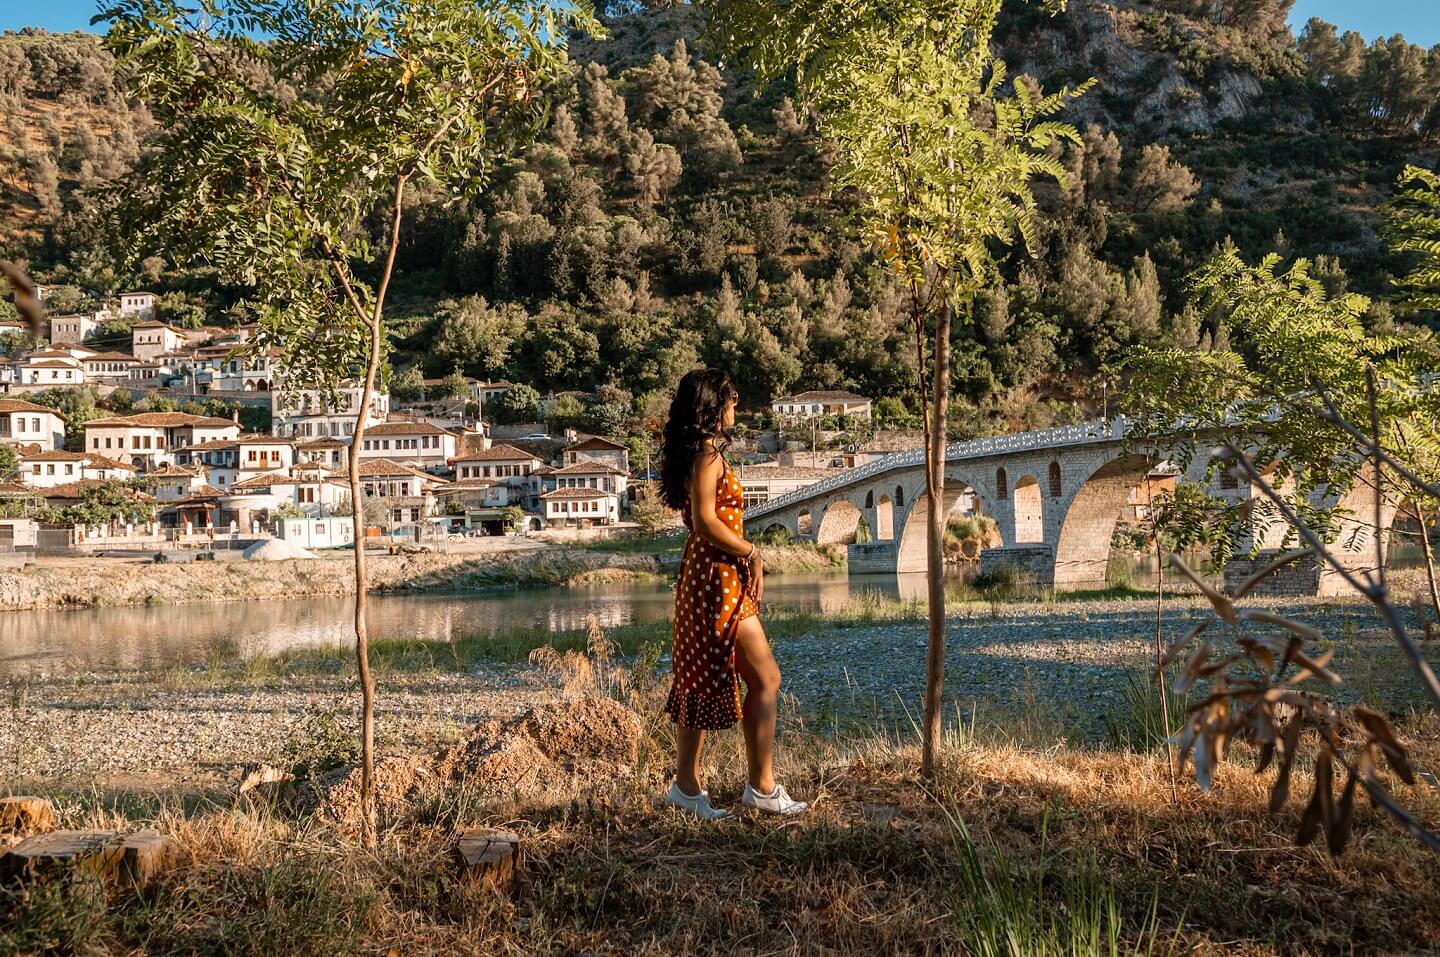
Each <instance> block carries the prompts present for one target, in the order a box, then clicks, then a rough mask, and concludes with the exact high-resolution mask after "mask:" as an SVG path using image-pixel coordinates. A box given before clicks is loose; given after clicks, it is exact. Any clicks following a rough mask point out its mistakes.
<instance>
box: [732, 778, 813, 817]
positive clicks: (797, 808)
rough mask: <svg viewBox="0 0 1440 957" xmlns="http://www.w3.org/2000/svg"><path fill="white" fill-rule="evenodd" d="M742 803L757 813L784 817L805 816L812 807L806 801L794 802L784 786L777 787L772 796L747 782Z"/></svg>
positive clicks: (741, 799) (778, 785)
mask: <svg viewBox="0 0 1440 957" xmlns="http://www.w3.org/2000/svg"><path fill="white" fill-rule="evenodd" d="M740 803H741V804H743V805H745V806H746V807H753V808H754V809H755V810H757V811H764V812H765V813H767V814H779V815H781V816H782V817H794V816H795V815H796V814H804V813H805V811H806V809H807V808H809V807H810V805H809V804H806V803H805V802H804V801H796V800H793V799H792V798H791V797H790V795H788V794H786V793H785V787H784V785H781V784H777V785H775V790H774V792H773V793H770V794H761V793H760V792H759V791H756V790H755V789H754V788H753V787H751V786H750V782H749V781H746V782H745V794H744V796H742V797H741V798H740Z"/></svg>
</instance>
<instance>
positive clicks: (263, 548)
mask: <svg viewBox="0 0 1440 957" xmlns="http://www.w3.org/2000/svg"><path fill="white" fill-rule="evenodd" d="M242 554H243V555H244V556H245V560H246V561H250V562H284V561H289V560H291V559H294V558H314V557H315V555H314V553H312V552H308V551H306V550H305V549H303V548H301V547H300V546H299V545H296V544H295V543H294V542H287V541H285V539H283V538H272V539H270V540H269V541H265V542H256V543H255V544H254V545H251V546H250V547H249V548H247V549H245V551H244V552H243V553H242Z"/></svg>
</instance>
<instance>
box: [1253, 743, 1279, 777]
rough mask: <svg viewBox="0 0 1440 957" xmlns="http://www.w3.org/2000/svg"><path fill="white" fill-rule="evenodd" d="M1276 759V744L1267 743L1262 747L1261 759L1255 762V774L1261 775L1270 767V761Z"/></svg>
mask: <svg viewBox="0 0 1440 957" xmlns="http://www.w3.org/2000/svg"><path fill="white" fill-rule="evenodd" d="M1274 757H1275V742H1274V741H1266V742H1265V743H1264V744H1263V745H1261V747H1260V757H1259V758H1257V759H1256V761H1255V773H1256V774H1259V773H1260V772H1262V771H1264V770H1265V769H1266V768H1268V767H1269V766H1270V761H1271V759H1272V758H1274Z"/></svg>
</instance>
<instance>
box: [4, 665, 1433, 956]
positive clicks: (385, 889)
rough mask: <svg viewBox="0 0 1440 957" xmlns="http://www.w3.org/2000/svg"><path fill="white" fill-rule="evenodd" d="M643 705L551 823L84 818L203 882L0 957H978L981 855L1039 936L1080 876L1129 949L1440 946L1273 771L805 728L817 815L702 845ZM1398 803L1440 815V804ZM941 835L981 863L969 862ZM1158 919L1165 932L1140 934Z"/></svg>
mask: <svg viewBox="0 0 1440 957" xmlns="http://www.w3.org/2000/svg"><path fill="white" fill-rule="evenodd" d="M639 693H640V694H642V695H643V696H644V698H643V701H642V702H641V703H642V704H643V705H644V708H643V713H645V714H646V715H647V716H649V717H647V725H646V729H645V733H644V737H643V740H642V742H641V749H640V758H639V762H638V764H637V766H636V769H635V771H634V773H633V775H632V776H630V777H628V778H626V779H623V780H614V779H611V780H594V781H589V782H583V783H582V785H581V786H580V787H578V788H577V789H576V790H575V791H574V792H573V793H571V794H569V795H568V796H567V797H565V798H562V799H560V800H558V801H557V800H555V799H553V798H550V799H547V800H545V801H544V802H539V801H536V800H535V799H532V798H527V797H524V796H522V795H510V796H499V797H496V796H494V795H493V794H491V795H484V796H482V795H481V794H480V792H479V791H478V789H471V788H467V787H466V786H465V785H463V784H457V785H454V786H452V787H451V788H450V789H449V790H447V791H445V792H443V793H442V794H440V795H439V796H438V797H431V798H429V799H427V800H425V801H424V802H422V803H420V804H417V805H415V806H413V807H412V808H411V810H410V812H409V813H408V814H405V815H403V816H401V817H399V818H398V819H395V820H391V821H388V822H386V824H385V827H384V829H383V834H382V841H381V845H380V847H379V849H378V850H377V851H375V852H374V853H368V852H365V851H363V850H361V849H360V848H358V847H357V846H355V845H354V844H352V843H350V842H349V841H348V840H347V839H346V838H344V837H343V836H341V835H340V834H337V833H336V832H334V831H332V830H331V829H329V828H328V827H327V826H326V825H324V824H323V823H321V822H320V821H319V820H318V819H299V820H295V819H289V818H286V817H284V816H282V815H279V814H278V813H277V814H272V813H269V812H266V811H264V810H259V811H256V810H249V811H244V812H242V811H237V810H232V809H229V808H228V807H225V806H222V805H220V804H210V805H208V806H207V805H202V806H200V807H189V808H186V807H184V806H183V805H182V804H180V803H179V802H177V801H176V800H175V799H174V798H168V799H145V798H143V797H142V796H138V795H134V794H131V795H128V796H124V798H125V799H124V800H121V799H120V798H121V797H122V796H119V795H108V796H102V795H93V794H92V795H72V796H69V797H66V798H64V799H62V801H61V805H62V807H61V810H62V813H63V815H64V817H65V818H66V822H67V823H69V824H72V825H87V826H89V825H95V826H107V827H113V826H132V827H133V826H139V825H142V824H151V823H154V824H156V825H158V826H160V827H162V828H164V829H165V830H167V831H169V832H171V833H173V834H175V835H176V837H177V838H178V839H179V841H180V843H181V844H182V846H183V847H184V849H185V851H186V855H185V856H186V860H187V863H186V864H185V866H184V867H182V868H181V869H180V870H179V871H177V872H176V873H175V874H174V875H173V876H171V877H170V878H169V879H168V880H167V881H166V882H165V883H163V884H161V885H159V886H157V887H155V888H153V889H151V890H149V891H147V892H145V893H144V894H142V895H138V896H137V895H128V894H114V895H112V896H111V898H110V900H109V901H108V902H106V901H103V900H98V899H97V896H96V893H95V891H94V889H93V888H90V887H88V886H85V885H83V884H79V885H73V886H69V885H64V886H61V887H59V888H58V889H56V890H54V891H52V892H49V893H47V894H37V895H32V896H31V897H28V898H26V899H24V900H19V899H12V900H10V901H6V902H0V903H8V904H10V905H12V908H11V913H10V915H9V916H8V917H6V916H4V915H5V913H6V910H7V908H6V907H5V906H0V951H6V950H7V947H8V949H9V950H12V951H17V952H22V953H23V952H26V951H27V949H29V950H35V951H41V950H46V949H49V950H54V951H56V952H62V951H71V952H85V951H87V949H88V951H90V952H98V953H117V954H118V953H127V954H128V953H145V954H170V953H208V952H217V951H221V950H223V951H224V952H226V953H240V954H248V953H254V954H272V953H287V954H332V953H381V954H385V953H401V954H425V953H447V954H450V953H453V954H546V953H557V954H559V953H565V954H574V953H583V952H590V953H596V954H606V953H625V954H631V953H635V954H677V953H696V954H705V953H725V954H733V953H736V952H740V953H776V954H778V953H797V954H798V953H807V954H809V953H814V954H821V953H834V954H849V953H960V952H972V951H973V950H974V949H975V945H976V941H975V940H974V934H975V926H976V920H975V919H973V918H974V917H975V915H976V914H980V913H981V912H982V911H983V912H984V914H990V912H991V911H992V910H994V908H993V907H989V905H988V904H987V902H986V899H980V898H977V897H975V896H970V895H962V894H961V893H960V892H959V887H960V886H961V879H962V877H963V876H964V875H963V869H964V862H965V860H966V859H967V854H969V855H970V856H971V857H973V858H975V859H978V860H980V861H982V862H985V867H986V872H987V875H988V876H987V880H989V881H991V883H994V884H996V885H997V887H998V890H996V891H994V893H996V894H999V895H1001V896H1002V897H1003V895H1005V894H1013V893H1014V892H1015V887H1014V885H1016V884H1017V882H1022V881H1023V882H1025V883H1026V885H1027V886H1033V887H1034V888H1036V889H1037V891H1036V892H1037V893H1038V894H1039V895H1041V897H1042V898H1043V899H1042V900H1041V901H1040V902H1039V906H1038V907H1036V906H1031V905H1030V904H1029V903H1027V901H1026V900H1024V899H1022V898H1016V900H1019V901H1020V902H1021V903H1022V904H1026V905H1027V907H1028V910H1027V911H1026V913H1027V915H1028V917H1027V919H1028V918H1029V917H1035V918H1036V919H1039V918H1046V919H1050V920H1054V921H1057V922H1059V923H1060V924H1061V925H1064V924H1065V923H1066V922H1073V921H1075V920H1079V919H1080V918H1078V917H1076V916H1074V915H1075V914H1076V913H1077V911H1076V909H1075V905H1074V902H1073V900H1072V897H1073V895H1074V893H1075V892H1076V889H1077V888H1084V887H1088V885H1087V884H1085V883H1084V881H1083V880H1082V878H1083V877H1084V875H1085V873H1087V868H1089V869H1090V870H1089V872H1090V873H1092V875H1098V877H1099V883H1100V885H1101V892H1103V893H1104V894H1106V895H1108V896H1107V897H1106V899H1107V900H1109V901H1111V903H1112V904H1113V906H1114V909H1115V911H1116V913H1117V915H1118V917H1119V921H1118V932H1119V937H1120V940H1121V943H1122V947H1121V948H1120V952H1132V950H1141V951H1150V950H1152V948H1153V951H1154V952H1160V953H1164V952H1169V951H1171V950H1172V948H1171V946H1170V945H1171V943H1172V938H1173V940H1174V942H1175V943H1176V947H1175V948H1174V949H1175V950H1176V951H1177V952H1179V951H1183V950H1186V949H1189V950H1192V951H1193V952H1198V953H1227V954H1231V953H1241V954H1245V953H1272V952H1285V953H1328V952H1334V951H1339V950H1346V951H1349V950H1352V949H1353V950H1354V951H1356V952H1390V953H1394V952H1414V951H1422V950H1431V949H1434V948H1437V947H1440V886H1437V883H1436V876H1435V875H1436V874H1437V869H1436V861H1435V860H1434V858H1433V857H1431V856H1429V855H1428V854H1427V853H1426V852H1424V851H1423V850H1421V849H1420V848H1419V846H1418V845H1416V844H1414V843H1413V842H1411V841H1410V840H1409V839H1408V838H1406V837H1405V836H1404V835H1403V834H1401V833H1399V831H1398V830H1397V829H1396V827H1395V826H1394V824H1393V823H1392V822H1391V821H1390V820H1389V819H1388V818H1386V817H1384V816H1383V815H1382V814H1380V813H1379V812H1376V811H1373V810H1371V809H1370V808H1368V807H1365V808H1363V809H1362V810H1361V811H1360V812H1359V814H1358V820H1357V823H1356V839H1355V842H1354V844H1353V845H1352V847H1351V848H1350V849H1349V850H1348V851H1347V853H1346V855H1345V856H1344V857H1343V858H1341V859H1339V860H1338V861H1335V860H1332V859H1330V858H1329V857H1328V856H1327V855H1326V854H1325V853H1324V851H1323V850H1321V849H1319V848H1318V847H1310V848H1296V847H1294V846H1293V845H1292V843H1291V838H1290V835H1292V834H1293V833H1294V830H1295V822H1296V818H1297V817H1298V814H1299V808H1298V806H1294V807H1291V808H1289V809H1287V810H1286V811H1285V813H1284V814H1282V815H1281V816H1280V817H1279V818H1277V819H1274V820H1271V819H1268V818H1267V817H1266V816H1265V815H1264V813H1263V808H1264V805H1265V800H1266V796H1267V789H1268V776H1260V777H1256V776H1253V775H1251V774H1249V773H1247V772H1246V771H1244V770H1242V769H1240V768H1237V767H1227V768H1226V769H1225V770H1223V771H1222V773H1221V774H1220V775H1219V778H1218V781H1217V787H1216V789H1215V791H1214V792H1212V793H1209V794H1202V793H1201V792H1199V791H1198V790H1196V789H1195V788H1194V786H1193V784H1188V783H1185V782H1183V781H1182V782H1181V783H1180V785H1179V789H1178V791H1177V792H1176V793H1174V794H1172V792H1171V784H1170V779H1169V776H1168V775H1167V774H1166V772H1165V769H1164V765H1163V764H1162V763H1161V762H1160V761H1157V760H1156V759H1155V758H1154V757H1152V756H1149V755H1140V754H1135V753H1132V752H1128V751H1105V750H1071V749H1068V748H1064V747H1048V748H1044V749H1041V748H1037V747H1035V746H1034V745H1033V743H1031V742H1027V741H1025V740H1023V739H1020V738H1017V737H1015V736H1014V734H1013V733H1012V732H1008V731H1004V730H1001V729H999V728H988V729H987V728H975V727H958V726H957V727H952V728H951V729H950V732H949V734H948V735H947V750H946V753H945V769H944V772H943V774H942V776H941V778H940V779H939V780H938V781H937V782H935V784H934V785H933V787H929V788H927V787H924V786H922V785H921V783H920V782H919V781H918V780H917V779H916V778H915V777H914V776H913V769H914V768H915V767H916V766H917V764H918V753H917V750H916V749H915V747H914V746H913V744H912V743H911V742H909V741H906V740H900V739H897V738H895V737H894V736H893V735H888V736H887V735H883V734H874V735H865V734H859V735H853V734H852V735H848V736H846V737H843V738H836V737H829V736H821V735H817V734H814V733H811V732H810V731H808V730H807V729H805V728H804V727H801V726H799V724H798V723H797V722H795V721H791V722H790V724H789V725H788V726H787V727H786V728H785V729H784V733H783V736H782V737H783V747H782V750H781V755H780V756H781V765H782V777H783V779H784V780H785V781H786V783H787V786H789V787H790V789H791V791H792V792H793V793H796V794H800V795H804V796H805V797H807V798H810V799H811V800H812V801H813V802H814V809H813V811H812V813H811V814H809V815H807V816H806V817H804V818H802V819H799V820H796V821H793V822H786V823H779V822H777V821H774V820H771V819H757V818H754V817H749V816H741V817H739V818H738V819H734V820H731V821H728V822H724V823H722V824H720V825H718V826H714V825H711V826H706V825H701V824H699V823H696V822H693V821H690V820H688V819H684V818H680V817H677V816H675V815H673V814H671V813H669V812H666V811H663V810H661V809H660V808H659V807H658V806H657V804H656V801H655V797H656V795H658V794H659V792H660V791H661V790H662V788H663V786H664V785H665V783H666V781H667V778H668V770H667V765H668V754H669V744H670V728H669V726H668V724H667V723H665V722H663V721H662V720H660V719H658V718H656V717H654V716H655V715H656V713H657V709H656V708H655V707H653V706H654V705H655V703H656V702H655V701H654V697H655V695H657V694H658V693H659V689H658V688H650V689H641V691H640V692H639ZM1407 731H1408V733H1409V736H1410V737H1411V738H1412V740H1414V741H1415V745H1414V748H1415V751H1414V753H1415V755H1416V758H1417V763H1418V764H1420V766H1422V767H1433V766H1434V764H1435V762H1436V759H1437V757H1440V746H1437V743H1436V742H1437V738H1440V733H1437V731H1440V729H1437V727H1436V725H1435V724H1434V722H1433V721H1431V722H1425V723H1421V724H1416V725H1412V726H1411V727H1409V728H1408V729H1407ZM1237 748H1243V746H1237ZM1238 757H1239V758H1240V761H1241V763H1243V762H1244V761H1245V755H1244V754H1243V752H1242V753H1241V754H1239V755H1238ZM1308 774H1309V770H1308V768H1304V769H1300V776H1301V777H1308ZM708 775H709V778H708V786H709V788H710V790H711V793H712V796H713V797H714V798H715V799H716V800H717V802H719V803H722V804H725V805H730V806H734V805H737V804H738V799H739V791H740V786H741V782H742V776H743V755H742V752H741V749H740V741H739V736H738V734H735V733H730V734H724V735H719V736H717V737H716V738H715V741H714V746H713V747H712V748H711V750H710V764H709V767H708ZM1296 790H1297V792H1298V791H1303V790H1304V788H1303V787H1300V786H1298V785H1297V787H1296ZM1399 793H1400V795H1401V797H1402V798H1403V799H1404V800H1406V801H1407V802H1409V803H1410V805H1411V806H1412V807H1414V808H1416V809H1417V811H1418V812H1419V813H1420V814H1421V816H1422V818H1424V819H1425V820H1428V821H1430V822H1432V823H1433V822H1436V821H1437V820H1440V800H1437V797H1436V795H1435V793H1433V792H1430V791H1428V789H1427V790H1415V791H1411V790H1409V789H1405V788H1403V787H1401V788H1400V792H1399ZM947 812H948V813H953V814H954V815H956V816H957V817H958V819H960V820H963V822H964V823H965V826H966V828H967V829H968V831H969V833H970V834H971V835H973V838H974V852H975V853H973V854H970V848H968V847H967V846H966V845H965V844H964V842H963V841H960V842H959V843H957V832H956V829H955V828H954V827H953V826H952V824H951V823H950V821H949V820H948V819H947ZM501 824H503V825H504V826H506V827H508V828H511V829H514V830H517V831H519V832H520V834H521V835H522V839H523V842H524V846H525V852H526V855H527V862H526V867H525V874H524V877H523V880H522V882H521V884H520V886H519V887H518V888H517V891H516V894H515V896H514V897H513V898H512V899H504V900H502V899H496V898H494V897H492V896H489V895H487V894H484V893H481V892H478V891H476V890H474V889H471V888H468V887H466V886H464V885H461V884H458V883H457V882H456V881H455V879H454V877H453V874H452V872H451V870H450V869H449V867H448V866H447V864H446V852H447V850H448V845H447V840H448V838H449V836H450V835H451V834H453V833H454V831H455V829H456V828H458V827H461V826H473V825H492V826H493V825H501ZM1001 862H1004V866H1003V868H1002V867H1001V866H999V865H1000V864H1001ZM1007 882H1008V883H1007ZM966 886H972V885H966ZM987 893H989V892H987ZM991 903H993V901H992V902H991ZM987 907H988V908H989V909H988V910H987ZM1152 915H1153V922H1154V924H1155V925H1156V926H1157V927H1158V929H1159V933H1158V934H1154V933H1153V929H1152V934H1151V936H1150V937H1147V935H1146V927H1147V926H1148V925H1149V923H1150V921H1151V920H1152ZM982 916H983V915H982ZM992 916H993V915H992ZM967 918H971V919H968V920H967ZM1151 937H1153V938H1155V939H1151ZM1157 940H1158V943H1157ZM47 942H48V943H47ZM1027 952H1033V951H1027ZM1080 952H1084V953H1099V952H1107V953H1108V952H1110V951H1109V950H1107V949H1106V948H1105V947H1103V946H1100V947H1097V948H1089V947H1087V948H1084V949H1083V950H1082V951H1080Z"/></svg>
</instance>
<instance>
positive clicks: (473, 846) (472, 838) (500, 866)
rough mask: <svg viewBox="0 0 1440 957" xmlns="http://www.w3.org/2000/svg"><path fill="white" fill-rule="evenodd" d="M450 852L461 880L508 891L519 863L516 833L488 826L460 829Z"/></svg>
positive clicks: (519, 856)
mask: <svg viewBox="0 0 1440 957" xmlns="http://www.w3.org/2000/svg"><path fill="white" fill-rule="evenodd" d="M451 854H452V857H453V858H454V860H455V863H456V865H457V866H458V867H459V869H460V876H461V877H462V878H463V879H465V880H467V881H479V882H480V883H481V884H482V885H484V886H487V887H490V888H492V889H494V890H496V891H499V892H501V893H509V891H510V889H511V887H512V886H513V885H514V882H515V874H516V872H517V871H519V869H520V865H521V855H520V835H518V834H516V833H515V832H514V831H496V830H491V829H490V828H474V829H470V830H465V831H461V832H460V834H459V835H458V836H457V837H456V838H455V847H454V848H453V850H452V852H451Z"/></svg>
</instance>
